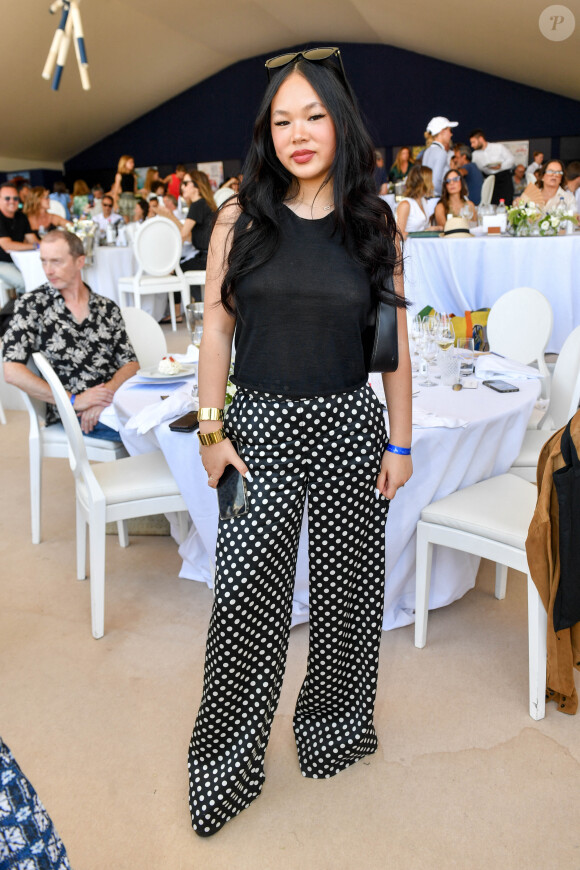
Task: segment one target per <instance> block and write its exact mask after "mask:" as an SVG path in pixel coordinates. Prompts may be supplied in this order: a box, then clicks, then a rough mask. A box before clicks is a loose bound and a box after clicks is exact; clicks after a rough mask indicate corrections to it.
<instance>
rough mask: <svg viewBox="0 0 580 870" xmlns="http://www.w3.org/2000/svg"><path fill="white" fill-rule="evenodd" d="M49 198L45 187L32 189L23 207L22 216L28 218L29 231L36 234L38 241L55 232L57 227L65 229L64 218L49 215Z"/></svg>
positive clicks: (65, 222)
mask: <svg viewBox="0 0 580 870" xmlns="http://www.w3.org/2000/svg"><path fill="white" fill-rule="evenodd" d="M49 208H50V196H49V193H48V190H46V188H45V187H33V188H32V190H31V191H30V193H29V195H28V199H27V200H26V204H25V206H24V209H23V211H24V214H25V215H26V217H27V218H28V223H29V224H30V229H31V230H32V232H33V233H36V236H37V238H38V239H40V238H42V236H43V235H45V233H48V232H50V230H55V229H56V228H57V227H66V225H67V220H66V218H63V217H59V215H57V214H50V213H49V211H48V210H49Z"/></svg>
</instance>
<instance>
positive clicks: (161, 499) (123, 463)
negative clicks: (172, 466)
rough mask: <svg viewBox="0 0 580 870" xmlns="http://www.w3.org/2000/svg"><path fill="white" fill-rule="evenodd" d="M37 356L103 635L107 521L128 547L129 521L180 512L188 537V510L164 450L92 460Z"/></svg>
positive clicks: (80, 571)
mask: <svg viewBox="0 0 580 870" xmlns="http://www.w3.org/2000/svg"><path fill="white" fill-rule="evenodd" d="M33 357H34V362H35V364H36V366H37V367H38V370H39V371H40V373H41V374H42V376H43V377H44V379H45V380H46V381H47V383H48V384H49V386H50V388H51V390H52V394H53V396H54V400H55V402H56V405H57V408H58V411H59V414H60V417H61V420H62V422H63V426H64V429H65V432H66V436H67V439H68V444H69V447H70V457H69V458H70V465H71V469H72V471H73V474H74V477H75V484H76V517H77V533H76V539H77V541H76V542H77V577H78V579H79V580H84V579H85V577H86V546H87V526H88V529H89V537H90V584H91V623H92V632H93V637H94V638H100V637H102V636H103V634H104V630H105V544H106V534H105V531H106V524H107V523H110V522H116V523H117V524H118V526H119V543H120V544H121V546H122V547H127V546H128V545H129V536H128V533H127V520H128V519H132V518H133V517H146V516H152V515H154V514H159V513H167V512H170V511H177V512H178V515H179V516H178V536H179V538H180V541H183V540H185V537H186V536H187V530H188V520H189V514H188V512H187V506H186V504H185V501H184V499H183V496H182V495H181V493H180V492H179V488H178V486H177V484H176V482H175V478H174V477H173V475H172V474H171V471H170V470H169V466H168V465H167V462H166V460H165V457H164V456H163V454H162V453H161V451H156V452H154V453H145V454H142V455H141V456H129V457H127V458H126V459H119V460H118V461H117V462H116V463H115V464H114V466H113V465H111V463H100V464H98V465H93V466H91V465H90V464H89V461H88V457H87V451H86V448H85V444H84V440H83V435H82V432H81V428H80V426H79V422H78V420H77V417H76V415H75V413H74V410H73V407H72V405H71V404H70V402H69V400H68V397H67V395H66V392H65V390H64V387H63V386H62V384H61V382H60V380H59V379H58V377H57V375H56V373H55V371H54V369H53V368H52V366H51V365H50V363H49V362H48V360H47V359H46V358H45V357H44V356H43V355H42V354H41V353H35V354H33Z"/></svg>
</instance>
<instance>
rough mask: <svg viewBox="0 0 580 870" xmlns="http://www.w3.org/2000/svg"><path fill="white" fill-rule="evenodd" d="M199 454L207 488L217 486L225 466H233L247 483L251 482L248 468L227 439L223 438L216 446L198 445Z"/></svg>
mask: <svg viewBox="0 0 580 870" xmlns="http://www.w3.org/2000/svg"><path fill="white" fill-rule="evenodd" d="M199 452H200V454H201V461H202V464H203V467H204V468H205V470H206V471H207V477H208V480H207V483H208V486H211V487H212V488H213V489H215V487H216V486H217V485H218V482H219V479H220V477H221V476H222V474H223V473H224V469H225V467H226V465H233V466H234V467H235V468H237V469H238V471H239V472H240V474H242V476H243V477H247V479H248V480H249V481H251V480H252V476H251V474H250V472H249V470H248V466H247V465H246V463H245V462H244V461H243V460H242V459H241V458H240V457H239V456H238V454H237V453H236V450H235V448H234V445H233V444H232V442H231V441H230V439H229V438H225V439H224V440H223V441H220V442H219V443H218V444H208V445H207V446H204V445H203V444H200V446H199Z"/></svg>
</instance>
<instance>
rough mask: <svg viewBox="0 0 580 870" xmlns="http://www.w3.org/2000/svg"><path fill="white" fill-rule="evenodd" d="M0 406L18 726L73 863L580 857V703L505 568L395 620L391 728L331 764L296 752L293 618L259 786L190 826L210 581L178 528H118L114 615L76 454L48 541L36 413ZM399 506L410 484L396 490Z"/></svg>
mask: <svg viewBox="0 0 580 870" xmlns="http://www.w3.org/2000/svg"><path fill="white" fill-rule="evenodd" d="M7 416H8V425H7V426H0V481H1V487H2V497H1V499H0V735H1V736H2V738H3V739H4V741H5V742H6V743H7V744H8V745H9V746H10V747H11V749H12V751H13V752H14V754H15V756H16V758H17V760H18V761H19V763H20V765H21V766H22V768H23V770H24V771H25V772H26V774H27V775H28V777H29V778H30V780H31V781H32V783H33V784H34V786H35V788H36V789H37V791H38V793H39V795H40V797H41V799H42V800H43V801H44V803H45V805H46V807H47V808H48V810H49V812H50V814H51V816H52V818H53V820H54V822H55V825H56V827H57V829H58V831H59V833H60V835H61V836H62V838H63V840H64V842H65V844H66V846H67V849H68V852H69V857H70V860H71V864H72V867H73V868H74V870H359V868H360V870H367V868H368V870H375V868H376V870H379V868H381V870H382V868H391V870H399V868H400V870H439V868H441V870H447V868H460V870H466V868H468V870H479V868H481V870H484V868H485V870H492V868H506V867H508V868H524V870H539V868H554V870H555V868H564V867H570V868H579V867H580V824H579V812H578V796H579V791H580V785H579V783H580V776H579V774H580V766H579V762H580V717H569V716H566V715H563V714H561V713H559V712H558V711H557V709H556V707H555V706H554V705H553V704H551V705H549V706H548V708H547V715H546V718H545V719H544V720H543V721H541V722H538V723H535V722H533V721H532V720H531V719H530V718H529V716H528V713H527V706H528V701H527V661H526V654H527V647H526V644H527V641H526V596H525V581H524V577H523V576H522V575H519V574H516V573H514V572H510V576H509V581H508V594H507V598H506V599H505V600H504V601H501V602H500V601H496V600H495V599H494V597H493V568H492V566H491V565H490V564H489V563H483V564H482V567H481V569H480V572H479V576H478V580H477V585H476V587H475V589H474V590H472V591H471V592H469V593H468V594H467V595H466V596H465V597H464V598H463V599H462V600H461V601H459V602H456V603H455V604H453V605H451V606H450V607H447V608H443V609H441V610H438V611H435V612H432V613H431V616H430V621H429V635H428V643H427V646H426V647H425V649H423V650H417V649H415V647H414V646H413V628H412V626H410V627H408V628H403V629H398V630H396V631H391V632H388V633H385V634H384V636H383V639H382V647H381V669H380V678H379V689H378V700H377V707H376V726H377V731H378V734H379V740H380V748H379V751H378V752H377V753H376V755H374V756H373V757H370V758H368V759H366V760H365V761H362V762H360V763H358V764H357V765H355V766H354V767H351V768H350V769H348V770H347V771H345V772H343V773H341V774H339V775H338V776H337V777H334V778H333V779H330V780H322V781H317V780H307V779H303V778H302V776H301V775H300V773H299V769H298V764H297V760H296V752H295V747H294V741H293V735H292V711H293V704H294V701H295V698H296V695H297V693H298V690H299V687H300V683H301V680H302V678H303V675H304V668H305V661H306V654H307V641H308V629H307V627H306V626H301V627H299V628H297V629H294V630H293V631H292V635H291V642H290V650H289V656H288V668H287V674H286V679H285V683H284V689H283V694H282V699H281V703H280V707H279V710H278V713H277V715H276V717H275V722H274V727H273V731H272V739H271V742H270V746H269V749H268V753H267V756H266V773H267V781H266V784H265V787H264V790H263V792H262V795H261V796H260V797H259V798H258V800H257V801H255V802H254V804H253V805H252V806H251V807H250V809H249V810H246V811H245V812H244V813H242V815H241V816H239V817H238V818H237V819H235V820H233V821H232V822H230V823H228V824H227V825H226V826H225V828H224V829H223V830H222V831H221V832H220V833H218V834H217V835H216V836H215V837H213V838H210V839H207V840H203V839H199V838H198V837H197V836H196V835H195V834H194V833H193V831H192V829H191V827H190V821H189V816H188V801H187V769H186V754H187V746H188V742H189V737H190V734H191V729H192V726H193V721H194V717H195V713H196V709H197V705H198V703H199V699H200V694H201V681H202V667H203V655H204V641H205V632H206V627H207V623H208V618H209V612H210V607H211V593H210V591H209V590H208V589H207V588H205V587H204V586H202V585H200V584H198V583H195V582H191V581H186V580H180V579H179V578H178V576H177V575H178V572H179V566H180V560H179V557H178V554H177V548H176V546H175V544H174V542H173V541H172V539H171V538H168V537H135V538H133V539H132V541H131V545H130V547H129V548H128V549H126V550H123V549H121V548H120V547H119V546H118V543H117V541H116V539H115V538H114V537H108V538H107V600H106V619H105V632H106V633H105V636H104V637H103V638H102V639H101V640H99V641H95V640H93V638H92V636H91V631H90V614H89V584H88V581H87V582H79V581H77V580H76V579H75V567H74V565H75V563H74V505H73V485H72V475H71V472H70V470H69V468H68V464H67V462H66V461H65V460H58V459H52V460H48V461H46V462H45V468H44V493H43V516H42V537H43V540H42V543H41V544H40V545H38V546H33V545H32V544H31V543H30V523H29V504H28V491H27V487H28V469H27V461H28V449H27V432H28V427H27V416H26V414H25V413H24V412H20V411H8V412H7ZM393 509H396V504H394V505H393Z"/></svg>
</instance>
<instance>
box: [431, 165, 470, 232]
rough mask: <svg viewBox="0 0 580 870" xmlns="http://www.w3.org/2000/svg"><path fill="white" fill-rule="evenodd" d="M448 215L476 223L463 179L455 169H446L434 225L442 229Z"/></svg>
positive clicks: (436, 207)
mask: <svg viewBox="0 0 580 870" xmlns="http://www.w3.org/2000/svg"><path fill="white" fill-rule="evenodd" d="M449 214H451V215H453V217H464V218H465V219H466V220H468V221H477V209H476V207H475V206H474V204H473V203H472V201H471V200H470V199H469V196H468V195H467V185H466V183H465V178H464V177H463V175H461V174H460V173H459V172H458V171H457V169H448V170H447V172H446V173H445V175H444V176H443V184H442V187H441V199H440V200H439V202H438V203H437V205H436V206H435V223H436V224H438V226H440V227H444V226H445V221H446V220H447V215H449Z"/></svg>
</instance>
